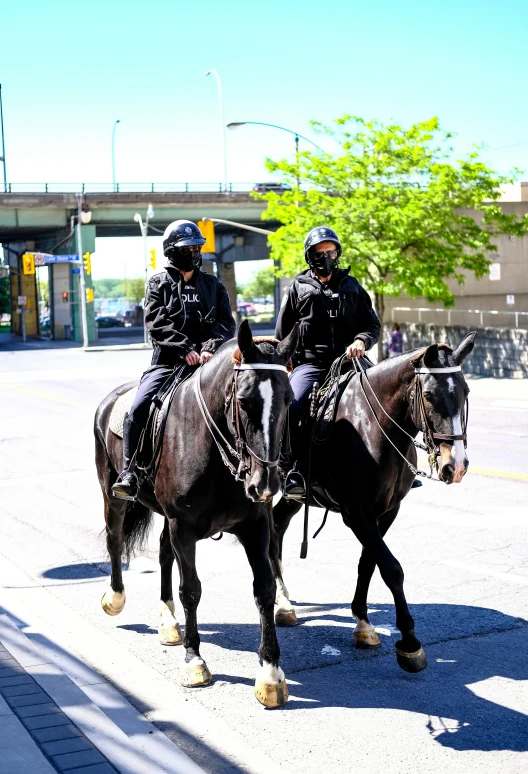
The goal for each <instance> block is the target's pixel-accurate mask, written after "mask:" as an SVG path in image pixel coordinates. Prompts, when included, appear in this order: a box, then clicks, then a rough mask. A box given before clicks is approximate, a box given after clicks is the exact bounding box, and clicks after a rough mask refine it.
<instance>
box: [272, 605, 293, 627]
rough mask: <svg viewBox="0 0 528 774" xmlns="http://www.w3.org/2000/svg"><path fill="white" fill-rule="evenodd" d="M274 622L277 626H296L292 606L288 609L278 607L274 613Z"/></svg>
mask: <svg viewBox="0 0 528 774" xmlns="http://www.w3.org/2000/svg"><path fill="white" fill-rule="evenodd" d="M275 623H276V624H277V626H297V613H296V612H295V610H294V609H293V607H292V608H291V609H290V610H285V609H284V608H280V607H279V608H278V609H277V612H276V613H275Z"/></svg>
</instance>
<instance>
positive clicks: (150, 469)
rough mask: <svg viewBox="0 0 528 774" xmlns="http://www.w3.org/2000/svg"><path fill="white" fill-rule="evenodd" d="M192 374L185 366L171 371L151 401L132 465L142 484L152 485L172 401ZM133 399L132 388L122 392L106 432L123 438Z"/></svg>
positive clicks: (133, 391)
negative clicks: (126, 417)
mask: <svg viewBox="0 0 528 774" xmlns="http://www.w3.org/2000/svg"><path fill="white" fill-rule="evenodd" d="M192 373H194V369H189V368H188V367H187V366H186V365H185V364H184V365H182V366H180V367H179V368H175V369H174V371H173V372H172V373H171V374H170V375H169V376H168V378H167V379H166V380H165V382H164V384H163V385H162V387H161V388H160V389H159V391H158V393H157V394H156V395H155V397H154V398H153V400H152V404H151V407H150V413H149V417H148V419H147V423H146V425H145V427H144V429H143V431H142V433H141V436H140V439H139V443H138V447H137V450H136V453H135V455H134V458H133V462H132V464H133V466H134V468H135V469H136V470H137V472H138V478H140V479H143V480H145V479H149V480H150V481H151V482H152V483H153V482H154V479H155V478H156V473H157V469H158V464H159V458H160V453H161V447H162V443H163V436H164V433H165V425H166V422H167V416H168V413H169V409H170V406H171V403H172V400H173V398H174V395H175V393H176V390H177V389H178V387H179V386H180V385H181V384H182V382H184V381H185V380H186V379H188V378H189V376H191V374H192ZM134 396H135V388H131V389H130V390H127V391H126V392H124V393H123V394H122V395H120V396H119V398H118V399H117V400H116V402H115V403H114V407H113V409H112V413H111V414H110V421H109V427H110V430H111V431H112V432H113V433H114V434H115V435H117V436H119V438H122V437H123V423H124V421H125V416H126V414H127V413H128V412H129V411H130V408H131V407H132V402H133V400H134Z"/></svg>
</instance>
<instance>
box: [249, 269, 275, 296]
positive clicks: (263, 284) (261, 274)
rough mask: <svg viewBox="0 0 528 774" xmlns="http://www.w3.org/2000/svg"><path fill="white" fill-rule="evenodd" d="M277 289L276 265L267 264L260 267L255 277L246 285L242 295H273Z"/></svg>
mask: <svg viewBox="0 0 528 774" xmlns="http://www.w3.org/2000/svg"><path fill="white" fill-rule="evenodd" d="M274 289H275V267H274V266H265V267H264V268H263V269H259V271H257V272H256V273H255V274H254V276H253V278H252V279H251V280H250V281H249V282H248V283H247V285H244V288H243V290H242V293H241V296H242V298H245V299H248V300H249V299H252V298H267V297H269V296H271V297H273V292H274Z"/></svg>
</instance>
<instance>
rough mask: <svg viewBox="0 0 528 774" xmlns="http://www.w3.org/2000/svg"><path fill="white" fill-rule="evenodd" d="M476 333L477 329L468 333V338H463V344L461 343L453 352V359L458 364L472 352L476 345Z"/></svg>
mask: <svg viewBox="0 0 528 774" xmlns="http://www.w3.org/2000/svg"><path fill="white" fill-rule="evenodd" d="M476 335H477V332H476V331H471V333H468V335H467V336H466V338H465V339H463V340H462V342H461V344H459V346H458V348H457V349H455V351H454V352H453V360H454V361H455V363H456V364H457V365H460V364H461V363H463V362H464V360H465V359H466V358H467V356H468V355H469V354H470V352H471V350H472V349H473V347H474V345H475V337H476Z"/></svg>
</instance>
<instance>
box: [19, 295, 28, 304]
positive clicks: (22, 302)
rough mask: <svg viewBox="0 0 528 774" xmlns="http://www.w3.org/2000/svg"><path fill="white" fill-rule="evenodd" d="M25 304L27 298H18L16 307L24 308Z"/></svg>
mask: <svg viewBox="0 0 528 774" xmlns="http://www.w3.org/2000/svg"><path fill="white" fill-rule="evenodd" d="M26 304H27V296H19V297H18V305H19V306H25V305H26Z"/></svg>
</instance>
